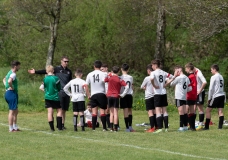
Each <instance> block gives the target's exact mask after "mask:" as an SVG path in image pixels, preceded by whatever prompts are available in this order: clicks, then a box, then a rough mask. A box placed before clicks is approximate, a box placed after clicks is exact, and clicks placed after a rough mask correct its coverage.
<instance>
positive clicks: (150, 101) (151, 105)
mask: <svg viewBox="0 0 228 160" xmlns="http://www.w3.org/2000/svg"><path fill="white" fill-rule="evenodd" d="M145 102H146V110H147V111H149V110H153V109H155V107H154V97H151V98H149V99H145Z"/></svg>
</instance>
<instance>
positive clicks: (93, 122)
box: [91, 104, 101, 130]
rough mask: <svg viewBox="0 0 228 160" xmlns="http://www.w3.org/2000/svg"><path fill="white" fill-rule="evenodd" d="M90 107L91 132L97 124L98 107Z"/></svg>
mask: <svg viewBox="0 0 228 160" xmlns="http://www.w3.org/2000/svg"><path fill="white" fill-rule="evenodd" d="M91 107H92V130H95V128H96V123H97V114H98V107H97V106H95V107H93V106H92V104H91ZM100 113H101V111H100Z"/></svg>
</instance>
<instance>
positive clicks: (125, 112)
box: [120, 96, 130, 132]
mask: <svg viewBox="0 0 228 160" xmlns="http://www.w3.org/2000/svg"><path fill="white" fill-rule="evenodd" d="M120 108H121V109H123V116H124V122H125V126H126V132H130V130H129V118H128V108H127V101H126V96H125V97H123V98H120Z"/></svg>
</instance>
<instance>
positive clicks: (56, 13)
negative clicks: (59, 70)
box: [11, 0, 63, 65]
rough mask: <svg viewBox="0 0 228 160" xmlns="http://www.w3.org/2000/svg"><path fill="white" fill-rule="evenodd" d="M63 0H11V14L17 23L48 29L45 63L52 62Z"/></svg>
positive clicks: (38, 29) (42, 29)
mask: <svg viewBox="0 0 228 160" xmlns="http://www.w3.org/2000/svg"><path fill="white" fill-rule="evenodd" d="M62 1H63V0H30V1H26V0H21V1H18V0H12V1H11V4H12V6H13V12H14V13H12V15H13V16H16V18H17V20H18V24H19V25H20V26H21V25H22V26H29V27H32V28H33V29H35V30H37V31H38V32H41V33H42V32H44V31H46V30H49V33H50V39H49V47H48V53H47V60H46V65H50V64H53V58H54V52H55V49H56V44H57V37H58V27H59V23H60V13H61V9H62Z"/></svg>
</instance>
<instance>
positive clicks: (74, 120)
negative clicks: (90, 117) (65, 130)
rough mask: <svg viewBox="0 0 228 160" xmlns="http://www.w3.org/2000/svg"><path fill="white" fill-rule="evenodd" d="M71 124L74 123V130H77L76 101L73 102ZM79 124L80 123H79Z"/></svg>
mask: <svg viewBox="0 0 228 160" xmlns="http://www.w3.org/2000/svg"><path fill="white" fill-rule="evenodd" d="M72 104H73V125H74V131H75V132H76V131H78V129H77V124H78V109H77V102H73V103H72ZM80 126H81V123H80Z"/></svg>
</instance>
